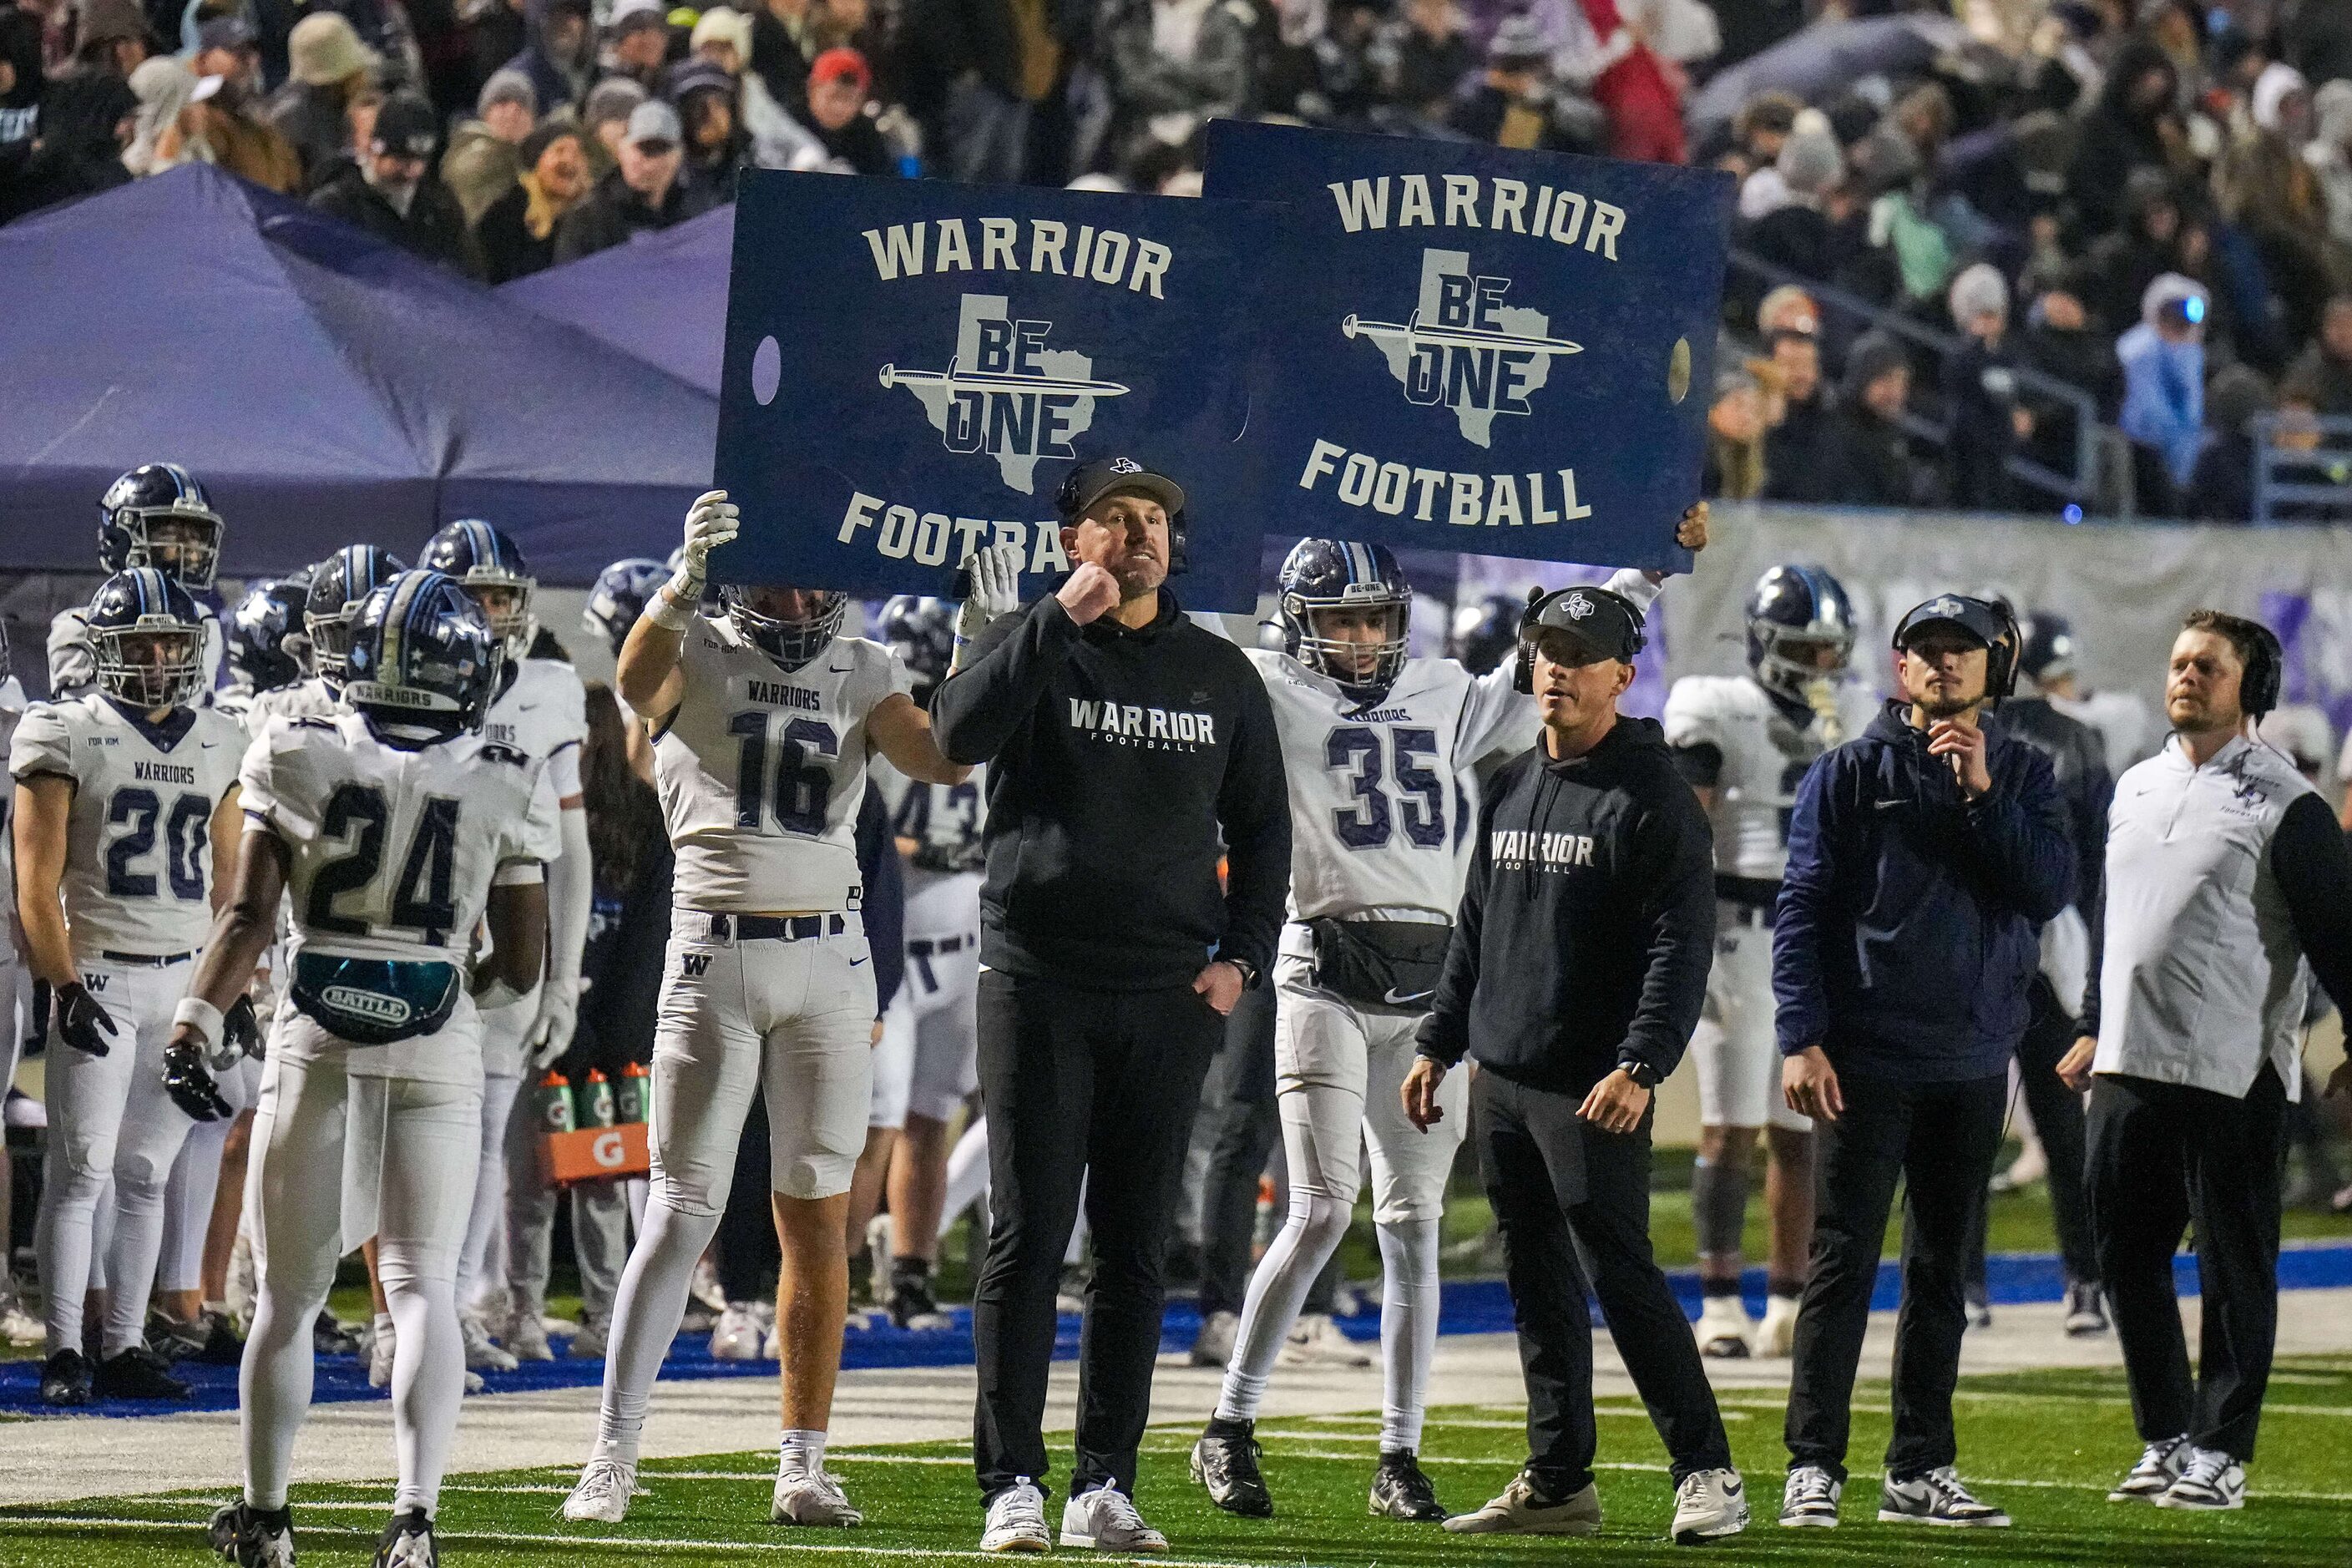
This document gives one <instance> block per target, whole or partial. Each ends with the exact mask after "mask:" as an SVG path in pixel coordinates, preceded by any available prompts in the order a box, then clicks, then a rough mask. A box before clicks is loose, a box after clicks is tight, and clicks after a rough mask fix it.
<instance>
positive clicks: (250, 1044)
mask: <svg viewBox="0 0 2352 1568" xmlns="http://www.w3.org/2000/svg"><path fill="white" fill-rule="evenodd" d="M221 1033H222V1034H223V1035H225V1036H226V1037H227V1041H228V1044H229V1045H230V1046H232V1047H236V1049H238V1050H241V1051H243V1052H244V1053H245V1054H246V1055H247V1056H249V1057H254V1058H258V1057H259V1056H260V1055H261V1021H260V1020H259V1019H258V1018H256V1017H255V1016H253V998H252V997H250V996H240V997H238V998H237V999H236V1001H234V1002H232V1003H230V1004H229V1005H228V1011H227V1012H226V1013H223V1014H222V1015H221Z"/></svg>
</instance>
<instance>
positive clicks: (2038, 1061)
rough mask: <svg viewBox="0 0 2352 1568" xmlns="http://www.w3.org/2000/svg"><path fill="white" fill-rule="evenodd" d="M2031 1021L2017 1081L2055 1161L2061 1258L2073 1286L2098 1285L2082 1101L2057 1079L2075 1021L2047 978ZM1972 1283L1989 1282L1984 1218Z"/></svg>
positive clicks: (2036, 981)
mask: <svg viewBox="0 0 2352 1568" xmlns="http://www.w3.org/2000/svg"><path fill="white" fill-rule="evenodd" d="M2032 1004H2033V1016H2032V1021H2031V1022H2030V1023H2028V1024H2027V1025H2026V1026H2025V1038H2024V1039H2022V1040H2021V1041H2019V1042H2018V1046H2017V1077H2018V1083H2019V1086H2020V1087H2021V1089H2023V1091H2024V1095H2025V1109H2026V1110H2029V1111H2031V1112H2032V1115H2033V1130H2034V1131H2035V1132H2037V1133H2038V1134H2040V1136H2041V1139H2042V1153H2043V1154H2044V1155H2045V1156H2047V1157H2048V1159H2049V1162H2050V1177H2049V1180H2050V1223H2051V1225H2052V1226H2053V1228H2054V1229H2055V1230H2056V1231H2057V1232H2058V1255H2059V1257H2060V1258H2063V1259H2064V1261H2065V1265H2066V1279H2067V1282H2068V1283H2069V1284H2074V1285H2095V1284H2096V1283H2098V1279H2099V1258H2098V1254H2097V1252H2096V1251H2095V1250H2094V1247H2093V1245H2092V1240H2091V1207H2090V1201H2089V1200H2088V1199H2087V1198H2086V1197H2084V1193H2083V1150H2084V1132H2083V1127H2084V1121H2083V1097H2082V1095H2080V1094H2079V1093H2077V1092H2076V1091H2075V1090H2074V1089H2068V1088H2067V1087H2066V1086H2065V1085H2064V1084H2063V1083H2061V1082H2059V1081H2058V1058H2061V1057H2063V1056H2064V1055H2065V1054H2066V1052H2067V1051H2068V1050H2069V1049H2070V1048H2072V1047H2073V1046H2074V1017H2073V1016H2071V1015H2070V1014H2068V1013H2067V1011H2066V1009H2065V1008H2063V1007H2062V1006H2060V1005H2058V993H2057V992H2056V991H2055V990H2053V989H2052V987H2051V984H2050V982H2049V981H2048V980H2047V979H2046V978H2044V977H2043V976H2042V975H2039V974H2037V975H2035V976H2034V977H2033V988H2032ZM1984 1279H1985V1219H1984V1215H1983V1214H1982V1213H1979V1215H1978V1217H1977V1232H1976V1239H1975V1240H1974V1241H1973V1242H1972V1243H1970V1245H1969V1280H1970V1281H1971V1282H1972V1283H1974V1284H1977V1285H1982V1284H1983V1283H1984Z"/></svg>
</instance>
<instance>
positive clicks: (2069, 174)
mask: <svg viewBox="0 0 2352 1568" xmlns="http://www.w3.org/2000/svg"><path fill="white" fill-rule="evenodd" d="M2158 74H2161V75H2162V77H2163V79H2164V80H2163V86H2162V88H2161V89H2160V90H2159V89H2157V88H2156V87H2155V86H2154V85H2153V82H2152V79H2153V78H2154V77H2155V76H2156V75H2158ZM2144 79H2150V80H2149V85H2148V86H2147V88H2146V89H2143V87H2142V82H2143V80H2144ZM2178 97H2179V71H2178V70H2177V69H2176V68H2175V67H2174V66H2173V63H2172V61H2171V59H2170V58H2168V57H2167V56H2166V54H2165V52H2164V51H2163V50H2162V49H2160V48H2158V47H2157V46H2156V45H2155V44H2154V43H2152V42H2150V41H2149V40H2148V39H2147V38H2145V37H2134V38H2131V39H2128V40H2126V42H2125V44H2124V45H2123V47H2121V48H2119V49H2117V50H2116V57H2115V59H2114V60H2113V61H2112V62H2111V63H2110V64H2109V65H2108V67H2107V75H2106V79H2105V81H2104V82H2103V83H2102V84H2101V85H2100V88H2099V99H2098V101H2097V102H2096V103H2095V104H2094V105H2093V106H2092V108H2091V111H2090V112H2089V113H2088V114H2086V115H2085V116H2084V118H2083V122H2082V125H2081V127H2080V131H2079V133H2078V134H2077V135H2076V137H2075V140H2074V158H2073V159H2072V160H2071V161H2069V163H2067V166H2066V190H2067V193H2068V195H2070V196H2072V197H2073V199H2074V210H2075V215H2076V220H2077V223H2078V224H2079V226H2080V228H2081V232H2082V233H2083V234H2084V235H2085V236H2090V235H2097V234H2105V233H2107V232H2108V231H2109V230H2112V229H2114V228H2116V227H2117V226H2120V224H2121V222H2122V219H2123V216H2124V213H2123V207H2122V204H2123V199H2124V192H2125V184H2126V181H2127V180H2128V179H2129V178H2130V176H2131V173H2132V171H2133V170H2135V169H2144V168H2153V169H2163V168H2167V167H2168V166H2169V158H2168V153H2167V152H2166V148H2165V142H2164V132H2163V131H2162V129H2161V127H2162V126H2163V124H2164V122H2165V121H2167V120H2168V119H2170V118H2171V117H2172V114H2173V105H2174V103H2175V101H2176V100H2177V99H2178Z"/></svg>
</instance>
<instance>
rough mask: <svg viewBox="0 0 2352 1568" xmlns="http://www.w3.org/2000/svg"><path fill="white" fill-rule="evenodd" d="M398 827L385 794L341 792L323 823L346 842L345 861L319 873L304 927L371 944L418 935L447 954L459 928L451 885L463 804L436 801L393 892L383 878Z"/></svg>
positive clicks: (366, 789)
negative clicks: (388, 844) (382, 935)
mask: <svg viewBox="0 0 2352 1568" xmlns="http://www.w3.org/2000/svg"><path fill="white" fill-rule="evenodd" d="M391 819H392V813H391V810H390V808H389V807H388V806H387V805H386V804H385V801H384V798H383V791H382V790H380V789H377V788H376V787H374V786H373V784H339V785H337V786H336V788H335V793H334V795H333V796H332V797H331V799H329V800H328V802H327V811H326V815H325V816H324V817H322V818H321V819H320V833H321V835H322V836H323V837H330V838H340V839H341V840H342V841H343V842H344V843H345V844H346V845H347V846H348V850H347V852H346V853H344V854H342V855H341V856H338V857H337V858H334V859H332V860H330V861H328V862H327V863H326V864H325V865H323V866H321V867H320V868H319V869H318V872H317V874H315V875H314V876H312V877H311V879H310V901H309V902H308V903H307V904H305V905H304V906H303V914H302V922H303V924H305V925H306V926H308V927H309V928H310V930H312V931H319V932H322V933H324V932H333V933H335V934H337V935H340V936H370V935H373V934H375V933H377V932H379V931H385V930H397V931H415V932H417V933H418V934H419V935H420V936H422V937H423V938H424V939H425V945H426V946H427V947H446V946H447V945H448V943H449V928H450V927H452V926H454V925H456V924H457V899H456V897H455V894H454V891H453V887H452V884H453V882H454V881H455V867H456V862H457V802H456V801H455V800H453V799H451V798H450V797H449V796H447V795H430V796H427V797H426V799H425V810H424V811H423V813H422V814H420V815H419V816H418V817H417V819H416V831H415V833H413V834H412V835H410V837H409V841H408V852H407V853H406V854H405V855H404V856H403V857H402V858H401V861H400V875H399V877H398V878H397V879H395V880H394V882H393V884H392V885H391V886H390V887H389V888H387V887H385V886H383V884H382V882H381V881H380V880H379V874H380V873H381V872H382V871H383V868H384V865H385V861H384V853H383V851H384V843H383V836H384V828H385V826H386V824H388V823H389V822H390V821H391Z"/></svg>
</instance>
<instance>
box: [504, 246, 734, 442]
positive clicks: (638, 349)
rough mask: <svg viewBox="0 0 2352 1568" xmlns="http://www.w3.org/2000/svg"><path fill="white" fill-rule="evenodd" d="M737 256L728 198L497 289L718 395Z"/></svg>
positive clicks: (508, 296) (523, 303)
mask: <svg viewBox="0 0 2352 1568" xmlns="http://www.w3.org/2000/svg"><path fill="white" fill-rule="evenodd" d="M734 250H735V205H734V204H733V203H732V202H730V203H729V204H728V205H725V206H723V207H719V208H717V209H716V210H714V211H711V212H707V213H705V214H703V215H702V216H700V217H698V218H689V219H688V220H687V221H686V222H684V223H682V224H679V225H677V226H676V227H674V228H666V229H663V230H661V231H660V232H658V233H655V234H640V235H638V236H636V237H634V238H632V239H631V240H630V241H629V242H628V243H627V244H626V245H616V246H614V247H613V248H612V249H610V250H600V251H598V252H597V253H596V254H595V255H593V256H583V257H582V258H580V259H579V260H577V261H573V262H568V263H566V264H565V265H563V266H562V267H551V268H548V269H547V270H546V271H544V272H535V273H533V274H531V275H530V277H528V278H518V279H515V280H514V281H513V282H511V283H509V284H507V285H505V286H504V287H502V288H501V289H499V295H500V296H501V297H502V298H504V299H507V300H512V301H514V302H515V303H516V304H518V305H527V306H529V307H530V309H531V310H536V311H538V312H539V313H540V314H541V315H542V316H551V317H553V318H554V319H555V320H557V321H569V322H571V323H572V325H573V326H575V327H578V328H579V329H580V330H581V331H584V332H586V333H588V334H589V335H590V336H592V337H597V338H602V339H603V340H604V342H608V343H610V344H612V345H613V346H614V348H616V349H619V350H620V351H621V352H622V353H629V354H635V356H636V357H637V358H639V359H641V360H644V361H646V363H649V364H657V365H659V366H661V368H662V369H664V370H666V371H667V372H669V373H670V374H672V375H674V376H676V377H677V378H678V379H679V380H680V381H683V382H686V383H688V384H690V385H694V386H698V387H700V388H702V390H703V391H705V392H707V393H709V394H710V395H712V396H713V397H716V396H718V395H719V359H720V355H721V352H722V351H723V350H724V349H725V347H726V339H727V272H728V267H729V264H730V258H731V257H732V256H733V254H734Z"/></svg>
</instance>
